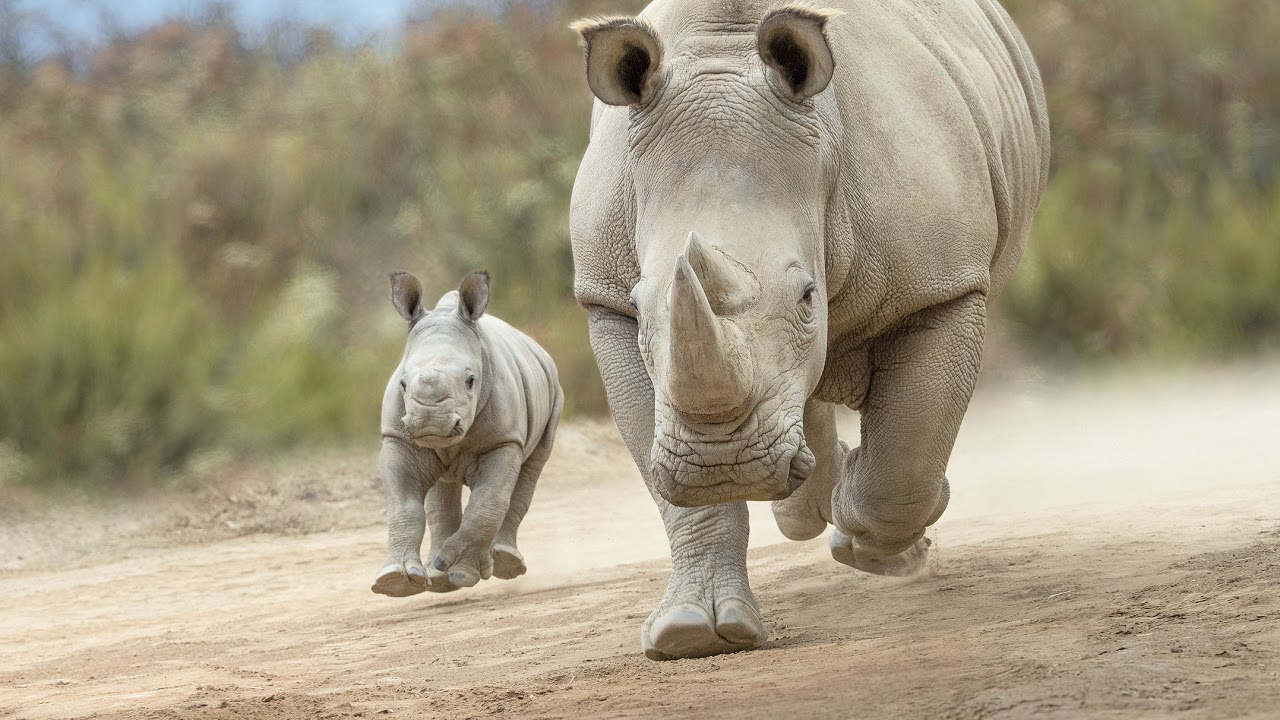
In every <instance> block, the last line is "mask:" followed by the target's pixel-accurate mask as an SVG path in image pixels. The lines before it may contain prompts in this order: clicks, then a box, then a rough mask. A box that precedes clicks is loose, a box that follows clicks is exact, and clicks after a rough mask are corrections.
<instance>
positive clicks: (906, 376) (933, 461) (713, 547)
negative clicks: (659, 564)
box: [571, 0, 1049, 659]
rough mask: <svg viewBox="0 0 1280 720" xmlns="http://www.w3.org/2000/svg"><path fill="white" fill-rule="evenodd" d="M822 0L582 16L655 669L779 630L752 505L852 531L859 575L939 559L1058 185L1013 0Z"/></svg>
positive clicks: (603, 346)
mask: <svg viewBox="0 0 1280 720" xmlns="http://www.w3.org/2000/svg"><path fill="white" fill-rule="evenodd" d="M827 5H828V7H825V8H816V7H809V6H805V5H771V4H768V3H764V2H758V1H756V0H657V2H654V3H653V4H651V5H649V7H648V8H646V9H645V10H644V12H642V13H641V14H640V16H639V17H635V18H630V17H627V18H600V19H591V20H584V21H580V22H578V23H576V24H575V26H574V27H575V28H576V29H577V30H578V31H579V32H580V33H581V34H582V36H583V38H584V40H585V44H586V48H587V62H586V65H587V81H588V84H589V85H590V87H591V90H592V92H593V93H594V94H595V96H596V98H597V99H598V100H599V102H597V103H596V105H595V111H594V115H593V118H592V125H591V141H590V145H589V147H588V148H587V151H586V155H585V157H584V158H583V160H582V165H581V168H580V169H579V171H578V178H577V183H576V185H575V186H574V192H573V203H572V209H571V225H572V227H571V232H572V238H573V255H574V263H575V265H576V273H577V276H576V280H575V292H576V294H577V297H578V300H579V301H580V302H581V303H582V305H583V306H585V307H586V308H587V310H588V311H589V317H590V333H591V346H592V348H593V350H594V351H595V355H596V359H597V361H598V363H599V366H600V372H601V375H602V376H603V378H604V383H605V387H606V390H607V393H608V399H609V406H610V408H611V409H612V411H613V415H614V419H615V420H616V422H617V424H618V429H619V430H620V431H621V433H622V437H623V438H624V440H625V441H626V443H627V446H628V447H629V448H630V450H631V454H632V456H633V457H634V458H635V461H636V464H637V465H638V466H639V468H640V471H641V474H642V475H643V476H644V478H645V481H646V482H647V483H648V486H649V490H650V492H651V493H652V495H653V497H654V500H655V501H656V502H657V504H658V508H659V510H660V512H661V514H662V518H663V520H664V522H665V524H666V529H667V534H668V536H669V538H670V542H671V557H672V571H671V580H670V583H669V585H668V587H667V594H666V597H665V598H664V599H663V600H662V602H661V603H660V604H659V605H658V607H657V609H655V610H654V611H653V613H652V614H650V615H649V618H648V619H647V620H646V621H645V623H644V626H643V629H642V632H641V638H642V644H643V647H644V652H645V654H646V655H648V656H649V657H650V658H654V659H670V658H682V657H696V656H703V655H711V654H716V653H721V652H729V651H733V650H741V649H745V648H749V647H753V646H755V645H758V644H759V643H761V642H763V641H764V639H765V637H766V633H765V629H764V625H763V624H762V622H761V620H760V614H759V610H758V609H757V605H756V600H755V597H754V595H753V594H752V592H751V588H750V586H749V584H748V582H747V571H746V548H747V532H748V524H747V506H746V503H745V502H744V501H747V500H773V501H774V505H773V510H774V515H775V516H776V518H777V522H778V525H779V527H780V528H781V529H782V531H783V532H784V533H785V534H786V535H787V536H788V537H791V538H795V539H810V538H813V537H816V536H817V535H818V534H820V533H821V532H822V531H823V530H824V529H825V528H826V526H827V524H828V523H831V524H834V525H835V530H834V532H833V540H832V554H833V555H834V556H835V558H836V559H837V560H839V561H840V562H843V563H845V564H847V565H851V566H853V567H855V568H858V569H860V570H864V571H867V572H871V573H878V574H900V573H905V572H910V571H912V570H913V569H914V568H916V567H918V566H919V565H920V564H921V563H923V562H924V561H925V556H926V554H927V547H928V540H927V539H926V538H925V537H924V532H925V528H926V527H927V526H929V525H931V524H932V523H933V522H935V521H936V520H937V519H938V517H939V516H940V515H941V514H942V511H943V510H944V509H945V508H946V505H947V499H948V496H949V490H948V485H947V479H946V477H945V476H944V472H945V470H946V467H947V461H948V458H949V456H950V453H951V448H952V445H953V443H954V441H955V437H956V433H957V431H958V429H959V427H960V422H961V419H962V418H963V416H964V412H965V409H966V407H967V405H968V403H969V396H970V393H971V391H972V390H973V385H974V380H975V378H976V376H977V374H978V365H979V362H980V358H981V354H982V343H983V333H984V328H985V325H986V319H987V308H988V305H989V303H990V301H991V299H992V297H993V296H994V295H995V293H996V292H997V291H998V290H999V289H1000V288H1001V286H1002V285H1004V283H1005V282H1006V281H1007V280H1008V278H1009V276H1010V274H1011V273H1012V272H1013V269H1014V266H1015V265H1016V264H1017V262H1018V259H1019V257H1020V255H1021V254H1022V250H1023V247H1024V246H1025V244H1026V240H1027V233H1028V229H1029V227H1030V225H1031V218H1032V215H1033V214H1034V212H1035V209H1036V206H1037V204H1038V203H1039V201H1040V196H1041V193H1042V192H1043V190H1044V186H1045V181H1046V178H1047V174H1048V169H1049V130H1048V127H1049V124H1048V119H1047V116H1046V112H1045V103H1044V91H1043V88H1042V87H1041V83H1040V76H1039V72H1038V71H1037V69H1036V66H1035V63H1034V61H1033V60H1032V57H1031V54H1030V52H1029V51H1028V49H1027V46H1026V44H1025V42H1024V41H1023V39H1022V37H1021V35H1020V34H1019V32H1018V31H1017V29H1016V28H1015V27H1014V24H1013V22H1012V21H1011V20H1010V18H1009V16H1008V15H1007V14H1006V13H1005V12H1004V10H1003V9H1002V8H1001V7H1000V6H999V5H997V4H996V2H995V1H994V0H830V2H828V3H827ZM834 404H840V405H847V406H849V407H851V408H854V409H856V410H858V411H860V412H861V414H862V438H861V440H862V442H861V447H859V448H857V449H854V450H849V449H848V448H847V447H846V446H845V445H844V444H843V443H842V442H841V441H840V440H838V439H837V438H836V434H835V426H834V422H833V417H832V406H833V405H834Z"/></svg>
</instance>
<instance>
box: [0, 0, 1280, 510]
mask: <svg viewBox="0 0 1280 720" xmlns="http://www.w3.org/2000/svg"><path fill="white" fill-rule="evenodd" d="M640 5H641V3H637V2H635V1H634V0H618V1H617V2H601V1H599V0H573V1H572V2H563V3H546V2H518V1H516V2H506V3H499V4H492V3H490V4H485V5H484V6H483V7H479V6H471V5H467V4H455V5H449V4H445V5H432V6H430V7H423V8H421V9H419V10H416V11H414V12H411V13H410V14H409V15H408V16H407V17H406V19H405V21H404V24H403V26H402V27H401V28H400V30H399V32H397V33H396V37H395V39H394V40H393V41H390V42H376V41H370V42H367V43H353V42H342V41H339V40H338V39H337V37H338V35H337V34H336V33H335V32H334V31H333V30H332V29H330V28H325V27H305V26H299V25H297V24H289V23H284V22H281V23H278V24H276V25H273V26H271V27H269V28H267V29H266V30H265V31H261V32H250V31H248V30H247V29H245V28H242V27H240V26H238V25H237V23H236V21H235V19H234V13H232V12H231V11H229V10H228V9H226V8H220V7H218V6H210V7H209V8H208V10H206V11H205V12H204V13H203V14H202V16H201V17H199V18H197V19H195V20H191V21H183V22H166V23H163V24H160V25H156V26H154V27H149V28H145V29H142V30H139V31H134V32H127V33H126V32H116V33H114V34H113V35H112V36H111V37H110V38H109V40H108V41H106V42H104V43H101V44H97V45H94V46H82V45H81V46H74V47H73V46H67V47H64V48H62V49H61V50H60V51H59V52H55V53H52V54H49V53H34V52H32V50H31V48H30V47H29V38H30V37H31V36H32V31H33V26H32V23H33V22H35V20H34V19H32V18H31V17H30V16H27V15H24V14H22V13H18V12H17V11H16V10H15V8H14V6H13V5H12V3H11V2H7V0H0V486H3V485H4V484H6V483H9V484H12V483H21V484H24V485H29V486H40V487H46V486H55V487H56V486H67V485H79V486H84V487H95V488H122V487H140V486H146V485H150V484H154V483H155V482H180V481H182V480H183V479H186V478H192V477H198V476H199V475H200V473H201V472H206V471H208V470H209V469H210V468H216V467H218V466H219V465H220V464H221V463H225V462H226V461H227V460H229V459H231V458H236V457H244V456H249V455H261V454H270V453H277V452H280V451H284V450H288V449H291V448H298V447H311V446H322V445H323V446H333V445H346V444H351V443H355V444H357V445H360V446H362V447H363V446H369V447H372V445H373V443H375V442H376V423H377V420H376V418H377V409H378V403H379V401H380V397H381V388H382V386H383V384H384V383H385V381H386V377H387V375H388V373H389V372H390V371H391V369H392V368H393V367H394V365H395V363H396V361H397V358H398V357H399V353H400V349H401V343H402V332H403V327H402V324H401V322H400V321H399V318H398V316H396V314H395V313H394V311H393V310H392V309H391V308H390V304H389V302H387V281H386V274H387V272H388V271H390V270H395V269H407V270H411V271H414V272H415V273H417V274H418V275H419V276H420V277H422V278H423V279H424V282H425V283H426V285H427V287H428V288H429V289H430V290H431V292H433V293H439V294H442V293H443V292H445V291H446V290H448V289H450V288H451V287H452V286H453V284H454V283H455V282H456V281H457V279H458V278H459V277H461V275H462V274H463V273H465V272H466V271H468V270H471V269H474V268H480V267H484V268H488V269H489V270H490V271H491V272H492V273H493V274H494V277H495V285H494V301H493V305H492V310H493V312H495V313H496V314H498V315H500V316H502V317H504V318H505V319H507V320H509V321H511V322H513V323H515V324H516V325H518V326H520V327H522V328H524V329H526V330H527V331H528V332H530V334H532V335H534V336H535V337H536V338H537V339H538V340H539V341H541V342H542V343H543V344H544V345H545V346H546V347H547V348H548V349H549V351H550V352H551V353H552V355H553V356H554V357H555V358H556V361H557V363H558V364H559V367H560V370H561V375H562V382H563V383H564V385H565V386H566V387H567V388H569V389H570V391H569V393H568V400H569V403H570V405H569V408H568V409H569V412H570V413H599V412H602V411H604V409H605V407H604V402H603V391H602V389H601V387H600V383H599V379H598V377H597V374H596V369H595V365H594V360H593V359H592V357H591V354H590V349H589V347H588V345H587V341H586V328H585V314H584V313H583V312H582V311H581V310H579V309H578V308H577V306H576V304H575V303H574V301H573V298H572V292H571V289H572V262H571V256H570V250H569V243H568V236H567V212H568V204H569V194H570V190H571V188H572V183H573V178H574V173H575V171H576V168H577V163H578V160H579V158H580V157H581V153H582V150H583V149H584V147H585V144H586V139H587V126H588V122H589V108H590V95H589V94H588V92H587V89H586V83H585V82H584V79H583V77H582V61H581V51H580V49H579V47H578V45H577V40H576V37H575V36H574V35H573V33H571V32H570V31H569V30H567V29H566V26H567V24H568V22H569V21H570V20H572V19H574V18H576V17H579V16H582V15H586V14H592V13H596V12H604V11H612V12H618V11H634V10H636V9H638V8H639V7H640ZM1006 6H1007V7H1008V8H1009V10H1010V12H1011V13H1012V14H1013V15H1014V17H1015V19H1016V20H1017V21H1018V22H1019V24H1020V26H1021V28H1022V30H1023V31H1024V33H1025V34H1026V35H1027V38H1028V41H1029V43H1030V45H1031V47H1032V49H1033V51H1034V52H1035V54H1036V57H1037V59H1038V61H1039V64H1040V68H1041V71H1042V73H1043V75H1044V80H1045V85H1046V89H1047V92H1048V98H1049V105H1050V115H1051V118H1052V123H1053V142H1054V163H1053V176H1052V180H1051V183H1050V187H1049V190H1048V194H1047V196H1046V198H1045V200H1044V203H1043V205H1042V209H1041V212H1040V215H1039V217H1038V221H1037V224H1036V226H1035V229H1034V233H1033V237H1032V242H1031V247H1030V249H1029V251H1028V253H1027V256H1026V258H1025V260H1024V262H1023V265H1022V267H1021V269H1020V270H1019V272H1018V274H1017V276H1016V278H1015V281H1014V284H1013V286H1012V287H1011V288H1010V290H1009V292H1008V293H1007V294H1006V296H1005V298H1004V300H1003V312H1002V315H1001V316H1000V318H999V320H998V322H999V328H998V330H999V331H1000V335H1001V336H1002V337H1004V338H1007V340H1006V342H1007V343H1008V345H1009V347H1010V348H1011V349H1012V352H1010V353H1008V354H1009V355H1011V356H1013V357H1017V358H1020V360H1019V361H1020V362H1035V363H1045V362H1051V363H1056V364H1082V363H1099V362H1102V363H1105V362H1117V361H1120V362H1130V361H1157V362H1169V361H1178V362H1186V361H1214V360H1221V359H1228V358H1234V357H1240V356H1251V355H1257V354H1260V353H1267V352H1270V351H1273V350H1274V349H1275V348H1276V346H1277V344H1280V184H1278V181H1280V178H1278V177H1277V170H1278V168H1280V52H1277V51H1276V48H1275V45H1274V42H1275V40H1274V39H1275V38H1276V37H1280V3H1275V2H1272V1H1271V0H1170V1H1169V2H1159V3H1134V2H1130V1H1129V0H1006Z"/></svg>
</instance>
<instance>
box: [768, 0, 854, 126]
mask: <svg viewBox="0 0 1280 720" xmlns="http://www.w3.org/2000/svg"><path fill="white" fill-rule="evenodd" d="M841 14H842V13H841V12H840V11H839V10H817V9H814V8H809V7H805V6H803V5H787V6H784V7H780V8H778V9H776V10H773V11H772V12H770V13H769V14H768V15H766V16H765V18H764V20H762V21H761V22H760V29H759V30H758V31H757V32H756V45H757V47H758V48H759V51H760V59H761V60H763V61H764V64H765V65H768V66H769V68H770V69H772V70H773V72H774V77H775V78H776V79H777V80H778V82H779V83H780V84H781V85H782V88H783V89H784V90H785V94H786V95H787V97H788V98H789V99H791V100H794V101H796V102H801V101H803V100H807V99H809V98H811V97H813V96H814V95H817V94H818V93H820V92H822V91H823V90H825V89H826V88H827V85H828V84H829V83H830V82H831V76H832V75H833V74H834V73H835V69H836V61H835V58H834V57H833V56H832V55H831V46H830V45H828V44H827V34H826V32H825V31H826V26H827V21H828V20H830V19H831V18H833V17H837V16H839V15H841Z"/></svg>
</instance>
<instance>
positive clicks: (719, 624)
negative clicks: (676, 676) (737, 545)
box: [640, 598, 769, 660]
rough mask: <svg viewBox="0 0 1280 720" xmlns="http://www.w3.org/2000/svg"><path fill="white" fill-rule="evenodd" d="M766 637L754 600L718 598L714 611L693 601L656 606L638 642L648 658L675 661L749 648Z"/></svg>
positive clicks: (766, 633)
mask: <svg viewBox="0 0 1280 720" xmlns="http://www.w3.org/2000/svg"><path fill="white" fill-rule="evenodd" d="M768 636H769V634H768V632H767V631H766V630H765V629H764V623H763V622H761V620H760V612H759V610H757V609H756V603H755V600H754V599H751V600H746V599H741V598H723V599H719V598H718V599H717V600H716V602H715V604H714V612H712V610H711V608H709V607H707V606H706V605H704V604H702V603H696V602H682V603H677V604H673V605H667V604H666V603H664V604H663V605H659V606H658V609H656V610H654V611H653V612H652V613H651V614H650V615H649V619H648V620H646V621H645V623H644V627H643V628H642V629H641V631H640V642H641V645H642V646H643V647H644V654H645V657H647V658H649V659H650V660H677V659H680V658H697V657H707V656H709V655H720V654H723V653H730V652H738V651H739V650H749V649H751V648H753V647H756V646H757V645H759V644H761V643H763V642H764V641H765V639H766V638H768Z"/></svg>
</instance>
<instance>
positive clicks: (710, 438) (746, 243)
mask: <svg viewBox="0 0 1280 720" xmlns="http://www.w3.org/2000/svg"><path fill="white" fill-rule="evenodd" d="M730 5H736V6H739V8H738V9H739V10H741V9H742V8H743V7H748V10H747V11H746V12H748V15H751V12H754V15H751V17H753V18H754V19H751V20H750V21H740V19H735V20H733V21H727V22H719V23H707V22H705V21H702V20H700V19H698V18H690V17H680V16H679V15H680V13H681V12H682V9H681V6H680V5H679V4H670V5H669V6H668V8H669V9H668V10H665V11H662V12H660V13H659V16H657V17H655V18H653V20H654V22H653V23H650V22H649V21H647V20H645V19H640V18H610V19H600V20H584V21H580V22H579V23H576V24H575V26H574V27H575V28H576V29H577V30H578V31H579V32H580V33H581V34H582V36H583V38H584V40H585V42H586V46H587V80H588V83H589V85H590V86H591V89H592V92H593V93H594V94H595V95H596V97H597V98H599V99H600V100H601V101H602V102H603V103H606V104H608V105H615V106H626V107H628V108H629V110H628V118H629V146H628V152H629V166H630V172H631V179H632V182H633V184H634V206H635V213H636V216H635V249H636V256H637V260H638V262H639V265H640V275H641V279H640V281H639V283H638V284H637V285H636V286H635V288H634V290H633V291H632V293H631V298H632V301H633V303H634V305H635V308H636V313H637V317H638V318H639V327H640V337H639V342H640V347H641V351H642V354H643V356H644V359H645V363H646V365H647V369H648V371H649V375H650V378H651V379H652V381H653V386H654V391H655V403H656V407H655V410H656V417H655V437H654V444H653V449H652V455H651V467H650V469H651V472H652V477H653V480H654V482H655V485H656V486H657V489H658V491H659V492H660V493H661V494H662V496H663V497H665V498H666V499H667V500H668V501H670V502H672V503H674V504H676V505H681V506H690V505H705V504H711V503H718V502H726V501H735V500H770V499H778V498H783V497H786V496H787V495H789V494H790V493H791V492H792V491H793V490H795V489H796V488H797V487H799V485H800V483H802V482H803V481H804V480H805V479H806V478H807V477H808V475H809V473H810V471H811V470H812V469H813V465H814V456H813V453H812V452H811V451H810V450H809V448H808V447H807V445H806V444H805V438H804V427H803V414H804V404H805V401H806V399H807V398H808V397H809V395H810V394H812V393H813V391H814V389H815V388H816V387H817V384H818V381H819V378H820V377H821V375H822V371H823V367H824V360H825V356H826V342H827V303H826V301H827V297H826V268H825V264H824V263H825V238H826V235H827V224H828V208H829V207H836V206H837V205H836V203H833V202H831V200H832V198H833V194H834V193H835V191H836V188H835V185H836V172H837V164H838V162H839V160H838V153H837V151H836V147H835V145H834V138H836V137H838V135H839V132H840V126H839V118H838V116H837V114H836V112H835V106H834V99H833V98H832V94H831V93H829V92H823V91H824V90H825V89H826V87H827V85H828V83H829V82H830V80H831V77H832V74H833V72H834V69H835V61H834V59H833V57H832V54H831V50H830V48H829V46H828V44H827V39H826V23H827V21H828V20H829V19H830V18H831V17H833V16H835V14H836V13H834V12H831V11H822V10H814V9H811V8H805V7H799V6H785V7H782V8H777V9H773V10H768V11H766V10H764V9H759V10H756V11H750V10H749V6H750V2H740V3H730ZM660 28H663V29H666V30H667V31H668V36H667V37H662V33H661V32H660V30H659V29H660Z"/></svg>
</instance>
